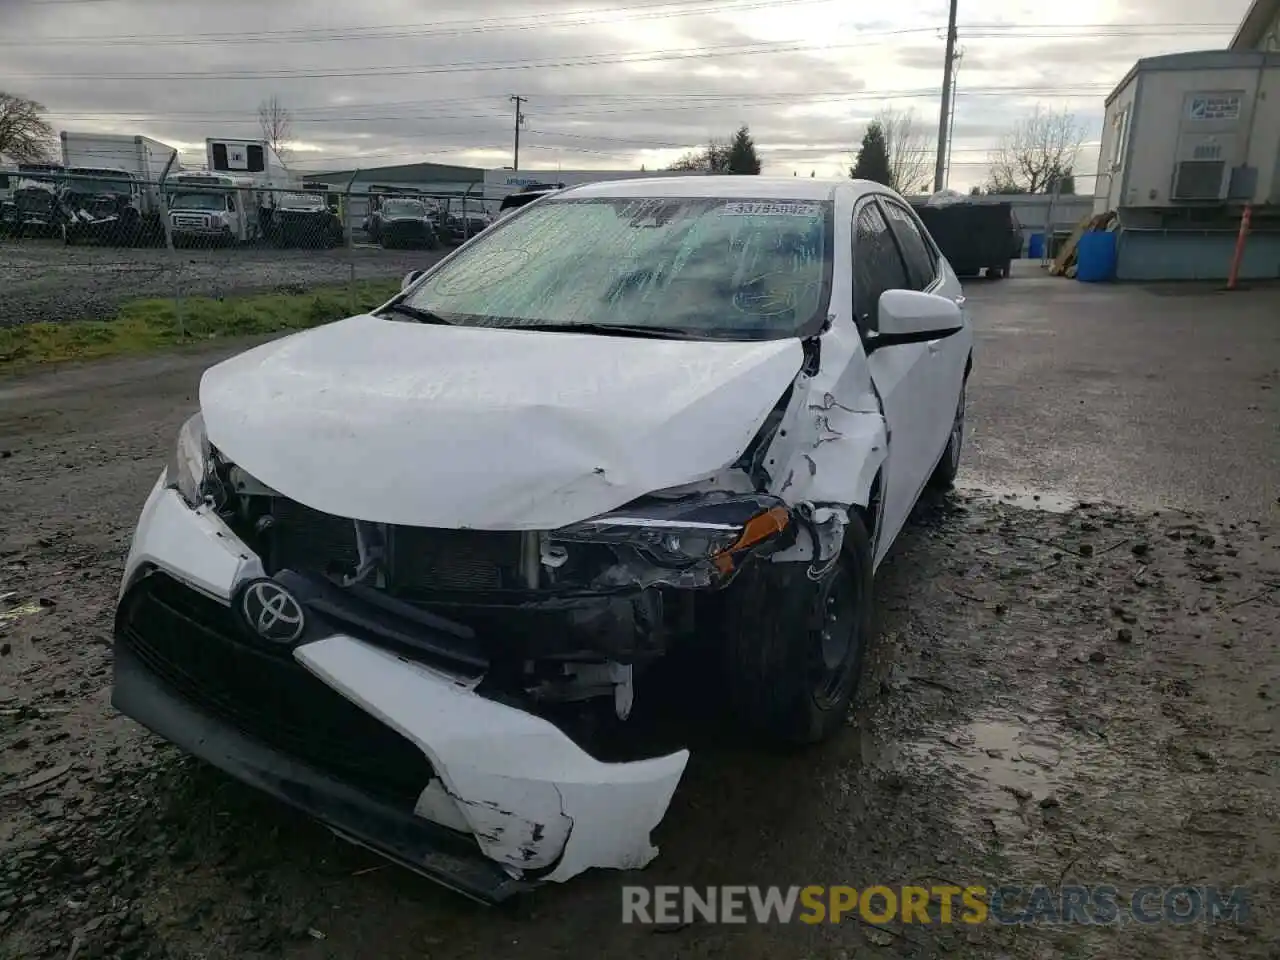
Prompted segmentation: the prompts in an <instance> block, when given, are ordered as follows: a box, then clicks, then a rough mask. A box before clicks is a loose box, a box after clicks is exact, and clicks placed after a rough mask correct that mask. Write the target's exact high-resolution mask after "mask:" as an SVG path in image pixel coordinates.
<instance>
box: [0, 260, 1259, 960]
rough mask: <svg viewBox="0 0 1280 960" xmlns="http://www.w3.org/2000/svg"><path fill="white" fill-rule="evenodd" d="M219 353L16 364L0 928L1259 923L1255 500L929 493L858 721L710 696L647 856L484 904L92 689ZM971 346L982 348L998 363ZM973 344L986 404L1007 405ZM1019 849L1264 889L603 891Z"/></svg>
mask: <svg viewBox="0 0 1280 960" xmlns="http://www.w3.org/2000/svg"><path fill="white" fill-rule="evenodd" d="M1004 290H1014V291H1015V292H1016V288H1015V287H1012V286H1010V287H1006V288H1004ZM995 295H996V294H994V293H990V292H988V293H985V294H984V293H981V292H979V293H977V294H976V298H981V297H983V296H995ZM998 295H999V296H1002V297H1004V296H1011V295H1012V294H1009V293H1006V292H1003V291H1001V292H1000V293H999V294H998ZM982 332H983V331H980V333H982ZM992 334H993V331H992V330H987V331H985V333H984V334H983V335H984V336H985V337H986V338H987V340H988V341H989V342H991V343H994V341H993V340H992V339H991V337H992ZM220 349H224V348H220ZM1011 349H1014V350H1020V349H1022V347H1021V345H1020V343H1019V345H1018V346H1015V347H1013V348H1011ZM214 358H215V354H213V353H205V354H185V355H182V356H180V357H177V358H173V357H169V358H156V359H139V360H130V361H122V362H119V363H116V364H113V365H101V366H96V367H95V366H86V367H73V368H67V369H66V370H65V371H63V372H62V373H60V374H53V375H50V374H45V375H39V376H36V377H34V378H27V379H23V380H21V381H17V382H12V381H11V382H10V383H9V384H6V383H5V382H3V381H0V957H58V958H67V957H72V956H74V957H77V958H83V957H94V956H96V957H156V958H160V957H173V958H179V957H181V958H197V957H199V958H210V960H212V958H223V957H227V958H230V957H250V958H257V957H281V956H284V957H288V958H291V960H292V958H299V960H301V958H322V957H333V958H346V957H353V956H370V957H380V958H400V957H404V958H409V957H413V958H421V957H432V958H437V960H439V958H462V957H476V958H481V957H484V958H488V957H534V958H540V957H552V956H560V955H566V954H573V955H579V954H581V953H582V951H583V950H584V947H585V948H586V949H588V950H589V952H590V953H591V954H592V955H594V956H602V957H619V958H621V957H655V958H658V957H662V958H666V957H672V956H680V957H691V958H703V957H705V958H711V957H726V956H732V957H735V958H748V960H750V958H756V957H759V958H765V957H768V958H771V960H772V958H797V960H799V958H806V957H813V958H817V957H824V958H825V957H832V958H842V957H843V958H845V960H866V958H898V957H912V958H932V957H959V958H975V960H976V958H987V957H1010V958H1019V960H1021V958H1036V960H1038V958H1060V960H1078V958H1085V957H1100V958H1107V960H1138V958H1141V960H1167V958H1170V957H1178V958H1180V960H1181V958H1187V960H1195V958H1206V960H1207V958H1227V957H1231V958H1235V957H1274V956H1275V953H1274V950H1275V944H1276V943H1277V942H1280V915H1278V914H1277V912H1276V908H1275V892H1276V891H1275V885H1276V882H1277V877H1280V865H1278V864H1277V855H1278V853H1280V835H1277V833H1276V831H1275V828H1274V824H1275V823H1276V820H1277V814H1280V810H1277V806H1280V789H1278V788H1280V733H1277V723H1276V721H1277V716H1276V702H1277V698H1280V655H1278V654H1277V652H1276V650H1275V642H1276V638H1277V637H1280V529H1277V526H1276V524H1275V522H1274V517H1271V516H1269V515H1268V514H1267V512H1266V511H1263V512H1261V513H1259V514H1257V515H1256V516H1254V517H1242V516H1239V515H1237V514H1236V513H1235V512H1234V511H1232V512H1227V511H1223V510H1219V509H1217V508H1216V507H1215V505H1214V504H1213V503H1206V504H1202V505H1200V506H1199V507H1197V509H1195V510H1191V511H1187V512H1184V511H1180V510H1179V511H1174V510H1168V509H1160V510H1153V509H1150V508H1144V507H1143V506H1142V505H1141V503H1140V502H1137V500H1135V503H1137V505H1134V503H1129V504H1127V505H1125V506H1110V505H1104V504H1102V503H1100V502H1096V503H1092V504H1088V505H1079V504H1074V505H1073V504H1069V503H1062V502H1059V501H1058V500H1057V499H1055V498H1053V497H1042V499H1040V500H1038V501H1037V500H1035V499H1034V498H1033V496H1031V495H1027V496H1026V497H1022V498H1017V499H1009V498H1007V497H1005V498H1002V497H1000V496H995V495H991V494H984V493H979V492H963V491H962V492H959V493H956V494H952V495H950V496H948V497H946V498H943V499H941V500H937V501H931V502H929V503H927V504H924V505H922V507H921V509H919V510H918V511H917V515H916V517H915V518H914V520H913V523H912V524H911V526H910V527H909V529H908V530H907V531H906V532H905V534H904V535H903V538H902V539H901V541H900V542H899V544H898V545H897V547H896V548H895V550H894V551H893V553H892V555H891V557H890V559H889V561H888V562H887V564H886V566H885V567H884V568H883V570H882V572H881V575H880V578H879V598H878V604H877V611H876V615H877V621H878V625H879V631H880V635H879V640H878V642H877V646H876V650H875V656H874V659H873V663H872V665H871V666H870V668H869V670H868V673H867V675H866V677H865V678H864V682H863V685H862V688H861V692H860V694H861V695H860V704H859V707H858V709H857V711H856V712H855V714H854V715H853V716H851V718H850V722H849V727H848V730H847V731H846V732H845V734H844V735H843V736H841V737H839V738H837V739H836V740H835V741H834V742H832V743H831V744H829V745H827V746H825V747H823V748H820V749H817V750H813V751H808V752H805V753H802V754H799V755H792V756H775V755H767V754H761V753H758V752H754V751H749V750H746V749H742V748H738V747H734V746H729V745H726V743H725V742H724V741H721V740H719V739H717V738H715V737H713V736H708V735H707V734H706V733H705V732H703V731H702V730H700V729H698V728H696V727H693V728H691V729H690V731H689V735H690V739H691V742H692V744H693V747H694V751H693V760H692V761H691V763H690V768H689V770H688V772H687V774H686V777H685V780H684V782H683V783H682V784H681V786H680V789H679V790H678V791H677V794H676V798H675V801H674V803H673V805H672V808H671V810H670V811H669V813H668V815H667V818H666V820H665V821H664V822H663V824H662V826H661V827H660V829H659V831H658V833H657V836H656V838H655V839H656V841H657V843H658V845H659V846H660V847H661V849H662V853H661V855H660V856H659V858H658V859H657V860H656V861H655V862H654V863H653V864H652V865H651V866H650V868H649V869H647V870H645V871H643V872H640V873H635V874H630V875H624V874H617V873H606V872H598V873H594V874H588V875H585V876H582V877H580V878H578V879H576V880H574V881H572V882H571V883H569V884H566V885H563V886H557V887H551V888H546V889H543V890H541V891H539V892H537V893H536V894H534V895H532V896H530V897H528V898H526V899H524V900H522V901H520V902H518V903H516V904H514V905H511V906H509V907H504V908H500V909H491V910H486V909H485V908H481V907H477V906H474V905H472V904H470V903H468V902H466V901H462V900H460V899H459V898H457V897H456V896H454V895H451V894H448V893H446V892H444V891H442V890H440V889H438V888H436V887H434V886H433V885H431V884H429V883H427V882H426V881H423V880H420V879H418V878H416V877H414V876H412V875H410V874H408V873H406V872H405V871H402V870H400V869H398V868H395V867H391V866H386V865H383V864H382V863H381V862H380V861H379V860H378V859H377V858H375V857H373V856H372V855H370V854H368V853H365V852H363V851H361V850H359V849H356V848H353V847H350V846H348V845H346V844H344V843H342V842H341V841H339V840H336V839H334V838H333V837H332V836H331V835H330V834H328V833H327V831H325V830H323V829H321V828H320V827H318V826H315V825H313V824H311V823H308V822H305V821H301V820H299V818H298V817H296V816H294V815H293V814H292V813H290V812H289V811H287V810H285V809H283V808H281V807H279V806H278V805H276V804H274V803H272V802H269V801H267V800H264V799H263V798H261V797H259V796H257V795H255V794H254V793H253V792H252V791H250V790H248V789H247V788H243V787H241V786H239V785H238V784H236V783H233V782H231V781H228V780H226V779H225V778H224V777H222V776H220V775H218V774H217V773H214V772H212V771H210V770H208V769H207V768H204V767H203V766H201V765H199V764H197V763H195V762H193V761H189V760H184V759H183V758H182V757H181V756H179V755H178V754H176V753H175V752H174V751H172V750H171V749H169V748H168V747H166V746H164V745H163V744H161V743H159V742H158V741H156V740H155V739H154V738H152V737H150V736H149V735H147V734H146V733H144V732H143V731H142V730H141V729H139V728H138V727H137V726H135V725H134V724H132V723H131V722H129V721H127V720H124V719H122V718H120V717H118V716H116V715H115V714H114V713H113V712H112V711H111V709H110V707H109V704H108V697H109V684H110V657H111V654H110V646H109V631H110V617H111V604H112V601H113V598H114V592H115V588H116V584H117V577H118V575H119V571H120V567H121V564H122V562H123V558H124V555H125V551H126V548H127V544H128V537H129V534H130V531H131V527H132V524H133V522H134V519H135V516H136V513H137V510H138V508H139V506H140V505H141V502H142V499H143V498H144V496H145V494H146V490H147V488H148V486H149V484H150V482H151V481H152V480H153V479H154V476H155V474H156V473H157V471H158V470H159V469H160V466H161V464H162V462H163V460H164V458H165V456H166V454H167V452H168V449H169V447H170V445H171V443H172V437H173V435H174V432H175V431H176V429H177V426H178V424H179V423H180V422H181V420H182V419H183V417H184V416H185V415H186V414H187V413H188V412H189V411H190V410H191V409H193V408H194V388H195V384H196V380H197V375H198V372H199V370H200V369H201V368H202V367H203V366H204V365H205V364H207V363H208V362H210V361H211V360H212V359H214ZM988 362H989V363H991V364H992V366H993V367H996V368H997V372H996V376H995V379H996V380H997V381H999V380H1000V378H1001V377H1002V374H1001V373H1000V371H1001V370H1005V369H1006V366H1005V365H1004V364H1003V363H1001V362H1000V361H999V358H997V357H989V358H988ZM978 370H981V368H980V367H979V368H978ZM981 376H982V374H980V373H979V372H977V371H976V372H975V384H974V388H973V392H974V401H973V403H974V408H975V409H977V410H982V411H989V416H992V415H994V413H995V411H997V410H998V408H999V403H998V402H997V401H998V399H999V398H998V396H997V394H998V391H993V390H992V389H991V388H990V387H987V386H985V385H984V384H986V383H987V382H989V381H984V380H983V379H981ZM1000 385H1001V388H1002V389H1003V384H1000ZM1255 389H1256V388H1255ZM1250 396H1253V394H1250ZM1131 401H1132V398H1131V397H1130V398H1127V400H1126V402H1131ZM1096 402H1102V401H1101V400H1098V401H1096ZM1250 402H1252V401H1250ZM1268 402H1270V401H1269V398H1268ZM1227 413H1228V414H1229V413H1230V411H1227ZM1272 422H1273V423H1274V421H1272ZM974 428H975V433H976V437H975V448H974V451H973V453H972V454H971V456H972V458H973V460H972V461H971V462H972V463H973V465H974V467H975V469H973V470H971V471H970V474H969V476H970V478H973V477H975V476H977V477H982V476H983V475H984V473H985V472H986V468H987V467H989V465H990V464H991V463H992V462H993V459H992V455H991V454H987V453H983V452H982V447H983V443H984V442H985V443H986V445H987V446H988V447H990V446H991V445H992V444H995V443H999V444H1000V449H999V451H998V453H997V454H995V457H996V459H997V460H998V458H999V457H1004V456H1008V455H1009V447H1008V444H1009V443H1010V442H1011V440H1010V434H1012V433H1013V432H1014V431H1013V430H1011V429H1010V428H1009V427H1008V425H1007V423H1005V422H1004V421H1001V422H1000V423H996V422H993V421H992V420H986V421H979V422H977V423H975V425H974ZM1105 442H1106V441H1105V439H1103V440H1100V441H1099V443H1100V444H1105ZM1027 443H1028V446H1029V447H1033V448H1035V449H1037V450H1039V449H1042V448H1043V446H1044V444H1045V440H1044V439H1043V438H1032V439H1030V440H1028V441H1027ZM1205 470H1206V471H1208V472H1211V471H1212V470H1213V465H1212V464H1206V465H1205ZM1006 472H1008V471H1006ZM1273 490H1274V488H1273ZM1122 492H1123V491H1122ZM641 695H642V696H643V695H644V694H643V691H641ZM1002 882H1014V883H1023V884H1024V885H1025V884H1030V883H1035V882H1039V883H1044V884H1048V885H1050V886H1052V887H1055V888H1057V887H1058V886H1059V885H1061V884H1064V883H1066V884H1070V883H1073V882H1074V883H1082V884H1101V883H1108V884H1112V885H1114V886H1116V887H1117V888H1118V889H1119V890H1120V892H1121V894H1122V898H1121V900H1122V904H1123V897H1124V894H1126V893H1130V892H1132V891H1133V890H1134V889H1136V888H1137V887H1139V886H1141V885H1143V884H1147V883H1158V884H1164V885H1184V884H1191V885H1203V884H1209V885H1216V886H1219V887H1229V886H1234V885H1244V886H1247V887H1249V888H1250V891H1251V893H1250V903H1251V913H1250V917H1249V919H1248V921H1247V922H1246V923H1244V924H1241V925H1235V924H1219V925H1215V926H1206V925H1205V924H1204V923H1198V924H1192V925H1188V926H1174V925H1168V924H1165V925H1160V926H1156V927H1135V926H1132V925H1129V926H1108V927H1088V928H1086V927H1049V926H1038V927H1029V928H1018V927H1005V926H1000V925H997V924H986V925H981V926H975V927H969V926H941V925H934V926H928V927H926V926H907V927H903V926H898V925H890V926H887V927H885V928H874V927H869V926H867V925H865V924H863V923H861V922H859V921H855V920H853V919H846V920H845V922H844V923H842V924H840V925H837V926H830V925H823V926H818V927H808V926H805V925H802V924H794V925H789V926H754V925H749V926H743V927H738V926H711V925H706V924H696V923H695V924H693V925H690V926H686V927H679V926H676V927H662V928H656V929H655V928H651V927H641V926H624V925H622V924H621V923H620V922H619V921H620V915H621V895H620V887H621V885H622V884H623V883H643V884H646V885H654V884H694V885H700V886H702V885H707V884H752V883H758V884H779V885H783V886H790V885H793V884H794V885H806V884H851V885H854V886H858V887H862V886H866V885H869V884H872V883H880V884H888V885H891V886H896V885H903V884H913V883H920V884H923V885H926V886H932V885H937V884H954V885H957V886H965V885H969V884H982V885H986V886H988V887H992V886H995V885H997V884H999V883H1002Z"/></svg>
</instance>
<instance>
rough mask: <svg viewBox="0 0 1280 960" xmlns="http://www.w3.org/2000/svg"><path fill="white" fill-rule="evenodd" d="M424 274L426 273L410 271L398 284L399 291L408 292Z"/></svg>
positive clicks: (423, 271)
mask: <svg viewBox="0 0 1280 960" xmlns="http://www.w3.org/2000/svg"><path fill="white" fill-rule="evenodd" d="M426 272H427V271H425V270H410V271H409V272H408V273H406V274H405V275H404V280H402V281H401V282H400V289H401V290H402V291H403V290H408V289H409V288H410V287H412V286H413V285H414V284H415V283H417V282H418V278H419V277H421V276H422V275H423V274H424V273H426Z"/></svg>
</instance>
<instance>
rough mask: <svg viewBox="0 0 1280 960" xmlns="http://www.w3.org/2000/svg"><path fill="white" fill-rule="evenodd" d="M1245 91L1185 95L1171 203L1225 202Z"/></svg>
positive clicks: (1234, 161) (1237, 160)
mask: <svg viewBox="0 0 1280 960" xmlns="http://www.w3.org/2000/svg"><path fill="white" fill-rule="evenodd" d="M1244 99H1245V96H1244V91H1237V90H1218V91H1199V92H1195V93H1189V94H1187V95H1186V97H1185V99H1184V102H1183V110H1182V122H1181V123H1180V124H1179V126H1178V146H1177V153H1176V155H1175V156H1174V162H1173V185H1172V189H1171V190H1170V192H1169V195H1170V197H1171V198H1172V199H1174V200H1201V201H1203V200H1226V199H1227V198H1228V196H1229V194H1230V190H1231V171H1232V169H1233V168H1234V167H1235V166H1237V165H1238V164H1239V163H1240V162H1241V160H1242V159H1243V158H1241V157H1239V156H1238V155H1237V154H1238V153H1239V133H1240V129H1241V125H1242V113H1243V111H1242V109H1241V107H1242V101H1244Z"/></svg>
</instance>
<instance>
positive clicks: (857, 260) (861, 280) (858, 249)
mask: <svg viewBox="0 0 1280 960" xmlns="http://www.w3.org/2000/svg"><path fill="white" fill-rule="evenodd" d="M853 228H854V229H853V315H854V319H855V320H856V321H857V323H858V329H859V330H861V331H862V333H864V334H867V333H874V332H875V331H876V330H878V329H879V328H880V318H879V309H880V294H882V293H884V292H885V291H886V290H903V289H910V287H911V283H910V281H909V280H908V279H907V269H906V267H905V266H904V265H903V263H902V256H901V254H899V252H898V246H897V244H896V243H895V242H894V240H893V235H892V234H891V233H890V232H889V225H888V224H887V223H886V222H885V219H884V216H883V215H882V214H881V213H880V208H879V207H877V206H876V205H875V204H874V203H867V204H866V205H865V206H864V207H863V208H862V209H861V210H859V211H858V213H857V215H856V218H855V220H854V224H853Z"/></svg>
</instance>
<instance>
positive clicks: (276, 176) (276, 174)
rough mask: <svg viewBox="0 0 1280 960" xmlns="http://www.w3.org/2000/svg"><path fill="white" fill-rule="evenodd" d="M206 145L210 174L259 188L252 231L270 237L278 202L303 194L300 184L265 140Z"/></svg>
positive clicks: (206, 142) (222, 142)
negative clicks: (246, 182)
mask: <svg viewBox="0 0 1280 960" xmlns="http://www.w3.org/2000/svg"><path fill="white" fill-rule="evenodd" d="M204 146H205V161H206V163H207V164H208V169H209V173H211V174H223V175H226V176H232V177H236V178H237V179H240V180H246V179H247V180H249V181H251V182H252V183H253V185H254V186H255V187H256V188H257V191H258V192H257V199H258V206H257V210H256V211H255V213H256V217H255V219H256V221H257V222H256V224H254V225H253V226H254V227H255V229H254V230H253V231H252V232H253V233H254V234H256V235H257V236H259V237H266V236H268V235H270V234H271V233H272V220H273V218H274V216H275V208H276V205H277V201H278V200H279V199H280V198H281V197H282V196H284V195H285V194H286V193H296V192H300V191H301V189H302V188H301V183H300V181H299V180H298V179H297V178H296V177H294V176H293V174H291V173H290V172H289V170H288V169H287V168H286V167H285V165H284V162H283V161H282V160H281V159H280V155H279V154H278V153H276V151H275V150H274V149H272V147H271V144H269V143H267V141H265V140H215V139H208V140H205V142H204Z"/></svg>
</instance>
